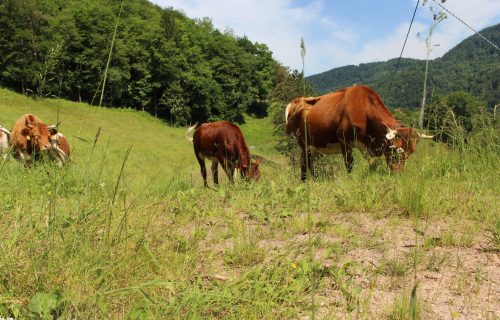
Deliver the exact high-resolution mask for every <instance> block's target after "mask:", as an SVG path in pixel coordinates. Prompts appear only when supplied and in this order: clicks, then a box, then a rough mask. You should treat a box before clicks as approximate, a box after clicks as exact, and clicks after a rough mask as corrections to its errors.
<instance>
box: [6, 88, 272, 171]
mask: <svg viewBox="0 0 500 320" xmlns="http://www.w3.org/2000/svg"><path fill="white" fill-rule="evenodd" d="M0 110H1V112H0V125H3V126H4V127H7V128H11V126H12V125H13V124H14V122H15V120H16V119H17V118H18V117H20V116H22V115H23V114H26V113H34V114H36V115H38V116H40V117H41V119H42V120H44V121H45V122H47V123H50V124H53V123H56V122H57V115H58V112H59V121H60V122H61V124H60V131H61V132H63V133H64V134H65V135H66V136H68V139H69V142H70V145H71V147H72V149H73V150H72V153H73V155H72V159H73V161H74V162H77V163H81V162H85V161H87V156H88V154H89V150H90V149H91V148H92V144H93V141H94V139H95V136H96V133H97V131H98V130H99V128H100V129H101V131H100V135H99V139H98V144H97V148H100V149H103V150H106V149H107V151H106V152H105V154H106V155H107V157H108V159H107V163H111V162H113V163H121V162H122V161H123V159H124V156H125V153H126V150H127V149H128V148H129V147H132V149H131V154H130V157H129V158H128V160H127V172H128V173H129V174H130V175H132V176H133V177H135V178H137V179H141V180H145V181H147V180H149V179H150V178H151V177H153V176H156V177H157V176H163V177H168V178H171V177H173V176H175V175H179V174H188V173H189V174H191V173H195V174H196V178H198V172H199V167H198V163H197V162H196V159H195V157H194V154H193V147H192V144H191V143H190V142H188V141H187V140H186V138H185V132H186V128H177V127H170V126H167V125H166V124H165V122H164V121H162V120H159V119H157V118H154V117H152V116H150V115H149V114H147V113H146V112H140V111H135V110H132V109H108V108H98V107H94V106H89V105H87V104H83V103H75V102H68V101H65V100H60V99H47V100H34V99H30V98H26V97H24V96H22V95H20V94H17V93H13V92H11V91H9V90H6V89H0ZM242 130H243V132H244V134H245V135H246V139H247V143H248V145H249V146H250V145H253V146H255V149H253V151H255V152H256V153H258V154H260V155H263V156H266V157H273V155H274V148H273V146H274V144H275V142H274V137H273V136H272V135H271V133H272V124H271V122H270V120H269V119H253V118H248V119H247V124H245V125H243V126H242ZM247 131H248V134H247ZM266 135H268V137H265V136H266ZM79 138H81V139H79ZM83 140H85V141H83ZM96 161H100V160H96ZM208 165H209V163H208ZM112 167H113V168H114V169H113V173H114V174H116V173H117V170H118V169H119V166H117V165H113V166H112Z"/></svg>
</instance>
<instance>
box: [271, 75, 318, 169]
mask: <svg viewBox="0 0 500 320" xmlns="http://www.w3.org/2000/svg"><path fill="white" fill-rule="evenodd" d="M274 75H275V83H274V89H273V91H272V93H271V101H272V102H271V117H272V119H273V124H274V134H275V135H278V136H280V139H279V141H278V145H277V146H276V149H277V150H278V151H279V152H281V153H282V154H284V155H286V156H288V157H289V158H290V160H291V161H292V162H295V161H296V160H297V159H296V156H297V154H298V153H297V143H296V141H295V140H294V139H293V138H291V137H288V136H286V135H285V114H284V111H285V107H286V105H287V104H288V103H289V102H290V101H291V100H293V99H294V98H296V97H300V96H304V97H310V96H316V95H317V92H316V90H315V89H314V88H313V87H312V86H311V85H310V84H309V83H308V82H307V81H304V77H303V74H302V73H301V72H299V71H297V70H293V71H290V70H289V69H288V68H285V67H283V66H281V65H276V66H275V69H274Z"/></svg>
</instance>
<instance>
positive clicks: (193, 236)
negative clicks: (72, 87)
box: [0, 91, 500, 319]
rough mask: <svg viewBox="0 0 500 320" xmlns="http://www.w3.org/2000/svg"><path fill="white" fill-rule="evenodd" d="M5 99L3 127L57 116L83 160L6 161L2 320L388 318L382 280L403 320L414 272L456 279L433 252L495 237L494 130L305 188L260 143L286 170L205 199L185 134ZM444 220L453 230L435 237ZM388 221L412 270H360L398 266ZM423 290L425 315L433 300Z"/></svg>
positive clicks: (0, 242) (324, 169) (328, 168)
mask: <svg viewBox="0 0 500 320" xmlns="http://www.w3.org/2000/svg"><path fill="white" fill-rule="evenodd" d="M1 93H2V96H1V98H2V100H0V106H1V108H2V110H3V113H2V114H0V123H2V124H3V125H8V124H9V123H13V121H14V120H15V118H17V117H18V115H19V114H20V113H24V112H35V113H36V114H39V115H41V116H42V119H49V120H50V119H54V118H55V115H56V110H57V108H60V110H61V130H62V131H63V132H64V133H65V134H66V135H67V136H69V138H70V143H71V144H72V146H73V147H74V156H73V159H72V162H71V163H70V164H69V165H67V166H65V167H64V168H56V167H54V166H52V165H51V164H49V163H46V164H45V163H41V164H39V165H36V166H32V167H23V166H22V165H21V164H20V163H18V162H16V161H14V160H13V159H9V160H8V161H7V162H6V163H5V166H4V168H3V170H2V171H1V173H0V174H1V178H0V179H1V180H0V181H1V183H0V196H1V201H0V228H1V229H2V230H3V232H1V233H0V317H7V316H11V317H16V318H29V317H32V318H37V317H39V318H43V317H45V318H49V317H53V318H63V319H69V318H72V319H73V318H131V319H148V318H169V319H185V318H199V319H202V318H203V319H205V318H230V319H236V318H237V319H277V318H279V319H289V318H300V317H303V316H306V315H308V316H310V315H311V307H312V308H313V309H312V310H314V311H313V312H315V315H314V316H316V317H318V318H328V315H331V317H332V318H335V317H336V318H349V317H351V318H354V317H358V318H360V319H370V318H383V317H384V315H383V314H382V313H381V311H377V310H378V309H377V308H376V307H375V306H374V305H373V304H374V302H376V301H377V298H378V297H377V296H376V295H374V294H373V292H374V290H376V289H380V288H379V287H377V286H379V284H377V282H376V281H375V280H376V279H377V277H390V278H394V279H395V280H394V281H395V282H397V283H401V282H408V283H409V284H410V285H409V287H404V288H402V289H401V291H397V292H396V294H395V297H396V302H395V303H392V302H391V303H389V304H388V306H387V308H390V309H391V310H390V312H388V315H387V318H390V317H391V315H392V317H393V318H401V317H407V316H409V312H410V311H409V310H410V300H411V299H412V296H411V295H410V292H411V290H412V289H413V283H414V281H415V274H416V279H417V281H418V280H419V279H421V274H422V273H423V272H424V269H429V268H432V269H433V270H442V269H443V268H445V267H446V263H447V259H445V258H442V257H441V256H437V255H436V254H434V255H433V258H432V259H433V260H432V261H431V255H430V253H429V257H427V255H426V253H427V250H430V249H429V248H432V247H433V246H437V245H440V246H445V247H446V246H449V247H467V246H471V245H472V244H473V243H474V242H475V241H476V239H477V238H481V237H482V236H483V234H485V232H486V233H487V234H488V237H490V238H491V239H492V240H491V244H489V245H490V246H492V247H491V248H493V249H494V248H495V244H494V240H493V239H494V234H495V233H494V232H495V230H496V229H498V227H495V226H497V225H498V214H497V212H498V204H497V201H496V199H497V197H498V191H497V186H498V185H499V182H500V181H499V177H498V175H495V174H492V172H498V169H499V163H500V161H499V160H500V159H499V157H500V156H499V155H500V153H499V152H498V151H499V150H498V145H499V144H498V142H499V141H498V139H499V138H498V129H497V128H496V127H487V128H485V129H484V131H483V132H480V133H479V132H478V133H477V134H476V135H474V136H472V137H470V138H469V139H468V140H467V143H465V144H463V145H461V146H460V147H459V146H446V145H443V144H439V143H434V142H429V141H424V142H421V143H420V144H419V145H418V150H417V152H416V153H415V154H414V155H412V157H410V159H409V161H408V163H407V167H406V170H405V171H404V172H401V173H399V174H390V173H389V172H388V170H387V168H386V167H385V166H384V165H381V166H379V168H378V169H377V170H376V171H375V172H372V171H370V168H369V166H368V164H367V163H366V162H365V161H364V160H363V158H362V156H361V154H360V153H358V152H355V165H354V169H353V172H352V174H347V173H346V171H345V169H344V165H343V162H342V159H341V157H337V158H335V157H330V158H325V159H322V161H320V162H319V163H318V166H319V167H318V171H319V173H320V176H319V177H318V178H317V179H316V180H314V181H312V180H311V181H310V182H309V184H308V185H304V184H303V183H301V182H300V173H299V170H298V168H297V167H290V166H289V165H287V164H286V161H285V159H283V158H282V157H280V156H279V155H278V154H277V153H273V151H272V148H270V147H269V146H270V145H271V144H272V139H271V138H269V137H266V139H263V140H267V139H269V140H267V141H268V142H266V143H265V144H264V145H261V146H263V147H261V148H264V150H266V154H265V155H266V156H267V157H270V158H273V159H274V161H275V162H276V163H277V164H278V165H273V166H271V165H267V166H266V165H263V168H262V170H263V173H262V178H261V181H259V182H258V183H246V182H244V181H236V183H235V184H234V185H231V184H228V183H227V180H226V179H225V177H224V179H223V180H222V181H221V185H220V187H219V188H218V189H213V190H212V189H204V188H202V185H203V184H202V179H201V176H200V174H199V169H198V167H197V163H196V160H195V157H194V155H193V154H192V153H193V151H192V145H191V144H190V143H188V142H187V141H185V139H184V129H174V128H167V127H165V126H164V125H163V124H161V122H159V121H157V120H155V119H153V118H151V117H149V116H145V115H143V114H141V113H137V112H133V111H129V110H107V109H98V108H94V107H89V106H84V105H80V104H69V103H67V102H63V101H59V100H53V101H52V100H51V101H38V102H37V101H33V100H25V98H23V97H20V96H14V95H13V94H11V93H9V92H6V91H2V92H1ZM8 101H10V102H8ZM10 105H13V106H15V108H14V107H9V106H10ZM4 110H5V111H4ZM96 113H97V114H96ZM87 117H88V118H89V119H87ZM259 126H262V127H263V129H262V130H263V132H267V130H269V132H270V131H271V130H270V129H271V128H270V126H271V124H270V123H269V122H268V120H267V119H264V120H262V122H259V121H258V120H255V119H250V121H249V123H248V124H247V125H246V126H242V127H243V131H244V133H245V134H246V133H247V132H248V134H246V138H247V143H248V144H250V145H253V144H254V145H256V146H257V145H258V142H259V141H260V138H259V137H258V135H257V134H252V131H253V132H255V128H256V127H259ZM99 128H102V129H101V130H100V131H99ZM246 130H248V131H246ZM97 132H100V133H99V134H98V136H99V138H98V139H96V138H95V137H96V133H97ZM139 133H140V134H139ZM75 136H78V137H80V138H84V139H85V140H86V141H87V142H84V141H82V140H80V139H78V138H76V137H75ZM124 137H126V138H124ZM94 141H95V143H94ZM131 144H133V148H132V149H129V147H130V145H131ZM258 148H259V147H258ZM258 148H256V150H255V151H257V150H258ZM442 219H448V220H451V221H452V222H451V223H450V224H449V228H448V229H446V230H444V231H442V233H441V234H438V235H434V234H433V235H430V234H429V230H430V229H429V228H428V226H430V225H432V223H436V221H441V220H442ZM379 220H382V221H384V223H383V224H382V226H381V227H380V228H381V229H380V230H379V229H377V230H375V231H373V232H370V233H367V231H366V229H367V228H368V227H370V226H369V225H367V223H368V222H370V223H376V222H377V221H379ZM367 221H368V222H367ZM385 221H393V222H394V226H393V227H394V228H396V229H395V230H398V231H399V230H402V228H403V227H404V225H405V223H409V224H411V225H412V226H413V227H414V228H415V229H416V230H417V231H420V232H422V233H423V234H421V233H419V234H418V236H419V238H418V242H417V243H415V244H416V246H415V247H414V250H413V251H410V253H409V255H408V259H406V258H405V259H403V258H401V257H399V256H394V257H393V258H394V259H390V258H389V259H382V260H381V261H382V262H380V263H379V262H377V261H375V262H374V264H375V266H371V265H368V267H366V266H364V265H363V264H362V261H360V260H359V259H357V258H356V256H355V255H352V253H353V252H356V251H357V250H361V252H365V251H367V250H372V251H375V252H380V254H381V255H386V254H387V255H389V254H390V253H386V252H390V251H386V250H387V249H386V248H391V246H392V243H391V242H390V240H387V239H388V238H387V233H390V232H391V230H392V229H390V227H391V226H389V225H388V224H389V223H388V222H385ZM495 228H496V229H495ZM312 230H313V231H314V233H313V232H311V231H312ZM488 230H493V232H492V231H488ZM306 233H308V234H307V235H305V234H306ZM393 233H396V232H393ZM490 238H488V239H490ZM389 239H390V238H389ZM363 250H364V251H363ZM311 253H312V255H311ZM329 257H330V258H329ZM384 257H385V256H384ZM405 257H406V256H405ZM422 259H427V260H425V261H424V260H422ZM443 261H444V262H443ZM312 262H314V263H312ZM383 263H385V264H383ZM407 276H408V277H409V279H407V278H405V277H407ZM360 277H361V278H362V279H359V278H360ZM419 277H420V278H419ZM402 278H403V279H405V281H402V280H399V279H402ZM311 279H314V282H313V285H311V283H312V281H311ZM362 280H366V281H367V282H368V283H369V284H368V285H365V284H363V281H362ZM313 290H315V291H313ZM415 292H416V293H415V294H414V295H413V296H414V297H415V299H414V301H415V303H414V305H415V306H416V307H414V308H416V310H418V312H417V317H421V318H425V314H426V312H427V310H426V308H427V307H428V306H426V305H425V304H422V303H421V301H422V300H423V299H424V298H426V297H424V296H422V295H421V294H419V293H418V291H415ZM311 297H313V299H314V300H313V302H312V303H313V305H312V306H311ZM331 301H333V302H331ZM330 302H331V303H330ZM382 309H383V308H382ZM383 310H384V309H383ZM401 315H403V316H401Z"/></svg>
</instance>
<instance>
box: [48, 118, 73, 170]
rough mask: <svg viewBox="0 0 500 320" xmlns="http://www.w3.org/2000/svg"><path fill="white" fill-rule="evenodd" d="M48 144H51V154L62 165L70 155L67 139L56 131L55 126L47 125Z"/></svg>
mask: <svg viewBox="0 0 500 320" xmlns="http://www.w3.org/2000/svg"><path fill="white" fill-rule="evenodd" d="M49 133H50V144H51V145H52V149H51V150H52V152H51V153H52V155H53V157H54V158H55V160H56V161H57V163H58V164H59V165H61V166H62V165H63V164H64V163H65V162H66V159H67V158H68V157H69V155H70V149H69V143H68V139H66V137H65V136H64V135H63V134H62V133H61V132H58V130H57V127H56V126H49Z"/></svg>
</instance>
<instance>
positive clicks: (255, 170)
mask: <svg viewBox="0 0 500 320" xmlns="http://www.w3.org/2000/svg"><path fill="white" fill-rule="evenodd" d="M193 131H194V133H193V137H192V138H190V137H189V135H190V134H191V133H192V132H193ZM186 137H187V138H188V139H189V140H190V141H193V146H194V153H195V155H196V159H197V160H198V163H199V164H200V169H201V175H202V177H203V183H204V185H205V187H207V186H208V184H207V169H206V167H205V158H206V157H208V158H210V159H212V176H213V179H214V183H215V184H216V185H217V184H219V179H218V164H219V163H220V164H221V165H222V168H223V169H224V171H225V172H226V175H227V176H228V178H229V181H231V182H233V180H234V179H233V176H234V170H235V169H239V170H240V173H241V176H242V177H245V178H247V179H249V178H253V179H256V180H258V179H259V176H260V172H259V160H256V161H255V162H252V161H251V159H250V152H249V151H248V147H247V145H246V143H245V139H244V138H243V134H242V133H241V130H240V128H238V127H237V126H236V125H234V124H232V123H231V122H227V121H217V122H211V123H204V124H201V125H194V126H192V127H190V128H189V129H188V130H187V132H186Z"/></svg>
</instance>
